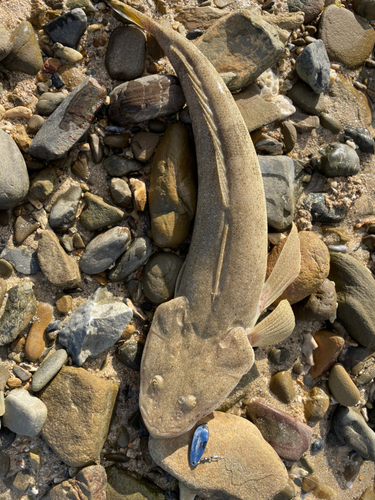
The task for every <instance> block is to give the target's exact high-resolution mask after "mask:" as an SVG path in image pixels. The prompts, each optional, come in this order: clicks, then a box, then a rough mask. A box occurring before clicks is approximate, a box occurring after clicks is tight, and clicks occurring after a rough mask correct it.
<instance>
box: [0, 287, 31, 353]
mask: <svg viewBox="0 0 375 500" xmlns="http://www.w3.org/2000/svg"><path fill="white" fill-rule="evenodd" d="M35 311H36V298H35V295H34V292H33V287H32V284H31V283H20V284H19V285H16V286H14V287H12V288H11V289H10V290H8V300H7V303H6V304H5V310H4V313H3V315H2V316H1V318H0V346H3V345H7V344H10V342H13V340H15V339H16V338H17V337H18V334H19V333H21V332H22V330H23V329H24V328H26V326H27V325H28V323H29V322H30V320H31V318H32V317H33V316H34V313H35Z"/></svg>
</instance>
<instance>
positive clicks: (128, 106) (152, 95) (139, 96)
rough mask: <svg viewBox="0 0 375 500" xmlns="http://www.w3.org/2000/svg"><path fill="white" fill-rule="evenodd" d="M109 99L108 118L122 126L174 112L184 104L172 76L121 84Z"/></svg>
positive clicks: (175, 79) (149, 77)
mask: <svg viewBox="0 0 375 500" xmlns="http://www.w3.org/2000/svg"><path fill="white" fill-rule="evenodd" d="M110 98H111V102H110V106H109V110H108V116H109V118H110V119H111V121H113V122H115V123H117V124H118V125H125V126H127V125H129V123H140V122H143V121H146V120H151V119H153V118H157V117H159V116H166V115H171V114H174V113H177V112H178V111H180V110H181V109H182V107H183V105H184V104H185V96H184V94H183V92H182V88H181V86H180V84H179V81H178V79H177V78H176V77H175V76H173V75H150V76H144V77H143V78H138V79H137V80H133V81H131V82H126V83H123V84H121V85H119V86H118V87H116V88H115V89H114V90H113V91H112V92H111V94H110Z"/></svg>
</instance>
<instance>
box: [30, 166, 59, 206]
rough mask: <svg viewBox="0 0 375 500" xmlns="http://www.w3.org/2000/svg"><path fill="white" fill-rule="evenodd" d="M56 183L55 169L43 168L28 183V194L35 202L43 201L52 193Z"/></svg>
mask: <svg viewBox="0 0 375 500" xmlns="http://www.w3.org/2000/svg"><path fill="white" fill-rule="evenodd" d="M57 183H58V178H57V171H56V167H50V168H45V169H43V170H42V171H41V172H39V173H38V174H37V175H36V177H35V178H34V179H33V180H32V181H31V182H30V189H29V194H30V196H31V197H32V198H34V199H35V200H39V201H45V200H46V199H47V198H48V196H49V195H51V194H52V193H53V191H54V190H55V188H56V186H57Z"/></svg>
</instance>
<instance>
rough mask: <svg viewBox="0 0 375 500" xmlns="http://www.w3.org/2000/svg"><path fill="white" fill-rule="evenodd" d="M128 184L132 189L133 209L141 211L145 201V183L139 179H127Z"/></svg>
mask: <svg viewBox="0 0 375 500" xmlns="http://www.w3.org/2000/svg"><path fill="white" fill-rule="evenodd" d="M129 184H130V187H131V189H132V191H133V197H134V210H136V211H137V212H143V211H144V209H145V208H146V203H147V192H146V183H145V182H143V181H141V180H140V179H129Z"/></svg>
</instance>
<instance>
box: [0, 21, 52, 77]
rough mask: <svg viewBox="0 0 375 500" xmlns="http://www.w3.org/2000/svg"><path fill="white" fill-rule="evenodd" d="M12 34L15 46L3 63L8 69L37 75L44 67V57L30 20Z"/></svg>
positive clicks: (21, 24)
mask: <svg viewBox="0 0 375 500" xmlns="http://www.w3.org/2000/svg"><path fill="white" fill-rule="evenodd" d="M12 35H13V47H12V49H11V51H10V52H9V54H8V55H7V56H6V57H5V58H4V59H3V60H2V61H1V64H3V65H4V67H5V68H6V69H7V70H8V71H21V72H22V73H26V74H28V75H36V74H37V73H38V72H39V71H40V70H41V69H42V65H43V59H42V54H41V52H40V48H39V44H38V40H37V38H36V36H35V33H34V28H33V27H32V25H31V24H30V23H29V22H28V21H23V22H22V23H20V24H19V25H18V26H17V28H16V29H15V30H14V31H13V32H12Z"/></svg>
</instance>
